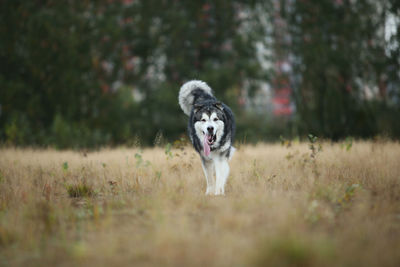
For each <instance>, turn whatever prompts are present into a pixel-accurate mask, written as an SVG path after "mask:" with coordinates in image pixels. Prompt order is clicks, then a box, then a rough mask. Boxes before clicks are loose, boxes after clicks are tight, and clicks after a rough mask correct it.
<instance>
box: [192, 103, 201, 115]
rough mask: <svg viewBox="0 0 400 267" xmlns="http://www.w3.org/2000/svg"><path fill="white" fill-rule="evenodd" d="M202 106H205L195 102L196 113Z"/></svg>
mask: <svg viewBox="0 0 400 267" xmlns="http://www.w3.org/2000/svg"><path fill="white" fill-rule="evenodd" d="M202 107H203V105H200V104H194V107H193V110H194V113H196V112H197V111H199V110H200V109H201V108H202Z"/></svg>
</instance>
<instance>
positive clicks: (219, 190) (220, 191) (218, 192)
mask: <svg viewBox="0 0 400 267" xmlns="http://www.w3.org/2000/svg"><path fill="white" fill-rule="evenodd" d="M215 195H216V196H224V195H225V190H224V189H223V188H217V189H215Z"/></svg>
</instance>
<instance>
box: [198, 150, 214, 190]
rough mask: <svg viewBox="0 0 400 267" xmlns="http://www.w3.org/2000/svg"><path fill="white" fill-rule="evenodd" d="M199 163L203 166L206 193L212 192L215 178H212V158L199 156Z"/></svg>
mask: <svg viewBox="0 0 400 267" xmlns="http://www.w3.org/2000/svg"><path fill="white" fill-rule="evenodd" d="M201 165H202V166H203V170H204V175H205V176H206V181H207V190H206V195H209V194H214V192H215V179H214V163H213V161H212V160H206V159H204V158H203V157H202V158H201Z"/></svg>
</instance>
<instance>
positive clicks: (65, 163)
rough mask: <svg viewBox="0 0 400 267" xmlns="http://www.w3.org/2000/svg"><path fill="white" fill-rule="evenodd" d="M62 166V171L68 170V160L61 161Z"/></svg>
mask: <svg viewBox="0 0 400 267" xmlns="http://www.w3.org/2000/svg"><path fill="white" fill-rule="evenodd" d="M62 168H63V170H64V171H67V170H68V162H67V161H66V162H64V163H63V165H62Z"/></svg>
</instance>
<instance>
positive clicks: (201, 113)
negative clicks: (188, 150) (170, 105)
mask: <svg viewBox="0 0 400 267" xmlns="http://www.w3.org/2000/svg"><path fill="white" fill-rule="evenodd" d="M179 105H180V106H181V108H182V110H183V112H184V113H185V114H186V115H188V116H189V123H188V132H189V137H190V140H191V142H192V144H193V146H194V148H195V149H196V151H197V152H198V153H199V154H200V157H201V162H202V166H203V170H204V174H205V176H206V180H207V190H206V194H207V195H208V194H215V195H223V194H225V183H226V180H227V178H228V175H229V164H228V161H229V159H231V157H232V155H233V153H234V151H235V149H234V148H233V146H232V144H233V140H234V137H235V130H236V129H235V127H236V126H235V119H234V116H233V113H232V111H231V109H230V108H229V107H228V106H227V105H225V104H223V103H221V102H219V101H218V100H217V99H216V98H215V97H214V96H213V93H212V90H211V88H210V87H209V86H208V85H207V84H206V83H205V82H203V81H197V80H193V81H189V82H187V83H185V84H184V85H182V87H181V89H180V91H179ZM214 174H215V176H216V179H214Z"/></svg>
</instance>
